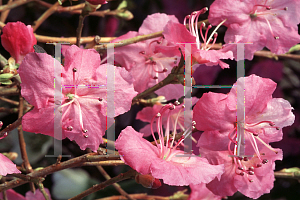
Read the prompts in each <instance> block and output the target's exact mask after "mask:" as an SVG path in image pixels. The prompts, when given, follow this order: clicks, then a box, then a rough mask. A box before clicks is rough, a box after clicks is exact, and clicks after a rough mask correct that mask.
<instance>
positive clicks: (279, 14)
mask: <svg viewBox="0 0 300 200" xmlns="http://www.w3.org/2000/svg"><path fill="white" fill-rule="evenodd" d="M299 9H300V2H299V1H297V0H284V1H282V0H272V1H270V0H255V1H253V0H245V1H240V0H234V1H226V2H225V1H223V0H216V1H214V3H213V4H212V5H211V7H210V13H209V16H208V19H209V22H210V23H211V24H213V25H217V24H219V23H220V22H221V21H223V20H226V22H225V23H224V25H225V26H227V27H228V29H227V31H226V34H225V38H224V40H225V42H226V43H248V42H251V43H253V44H247V45H245V50H246V51H245V58H246V59H249V60H252V59H253V54H254V52H256V51H258V50H261V49H263V47H265V46H266V47H267V48H268V49H270V51H272V52H273V53H276V54H283V53H286V52H287V51H288V50H289V49H290V48H291V47H292V46H294V45H296V44H297V43H299V42H300V36H299V35H298V27H297V24H298V23H299V22H300V14H299V12H298V10H299ZM230 46H232V48H234V47H235V48H236V45H233V44H231V45H230ZM233 52H234V53H235V52H236V51H233ZM235 57H236V56H235Z"/></svg>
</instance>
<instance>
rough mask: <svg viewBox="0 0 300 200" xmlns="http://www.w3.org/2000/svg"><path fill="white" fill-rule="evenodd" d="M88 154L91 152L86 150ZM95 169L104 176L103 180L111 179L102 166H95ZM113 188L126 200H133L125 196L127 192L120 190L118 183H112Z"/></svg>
mask: <svg viewBox="0 0 300 200" xmlns="http://www.w3.org/2000/svg"><path fill="white" fill-rule="evenodd" d="M88 152H91V150H90V149H88ZM116 161H121V162H122V164H125V163H124V162H123V161H122V160H116ZM101 162H107V161H101ZM108 162H112V161H108ZM96 167H97V169H98V170H99V172H100V173H101V174H102V175H103V176H104V178H105V179H106V180H109V179H111V177H110V176H109V174H108V173H107V172H106V171H105V170H104V169H103V167H102V166H100V165H97V166H96ZM113 186H114V188H115V189H116V190H117V191H118V192H119V193H120V194H121V195H123V196H125V197H126V198H127V199H130V200H134V199H132V198H131V197H129V195H128V194H127V192H125V191H124V190H123V189H122V188H121V186H120V185H119V184H118V183H114V184H113Z"/></svg>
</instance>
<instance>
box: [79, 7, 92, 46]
mask: <svg viewBox="0 0 300 200" xmlns="http://www.w3.org/2000/svg"><path fill="white" fill-rule="evenodd" d="M88 15H89V12H88V11H85V9H84V8H83V10H82V13H81V15H80V16H79V22H78V27H77V29H76V45H77V46H78V47H79V46H80V38H81V33H82V29H83V21H84V19H85V17H86V16H88Z"/></svg>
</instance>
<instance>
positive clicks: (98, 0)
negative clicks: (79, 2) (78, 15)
mask: <svg viewBox="0 0 300 200" xmlns="http://www.w3.org/2000/svg"><path fill="white" fill-rule="evenodd" d="M86 1H87V2H89V3H90V4H93V5H99V4H106V3H107V1H105V0H86Z"/></svg>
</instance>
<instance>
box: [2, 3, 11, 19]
mask: <svg viewBox="0 0 300 200" xmlns="http://www.w3.org/2000/svg"><path fill="white" fill-rule="evenodd" d="M12 2H13V1H12V0H9V1H8V2H7V4H6V5H8V4H11V3H12ZM9 12H10V9H8V10H5V11H3V12H1V17H0V21H1V22H5V20H6V18H7V16H8V14H9Z"/></svg>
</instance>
